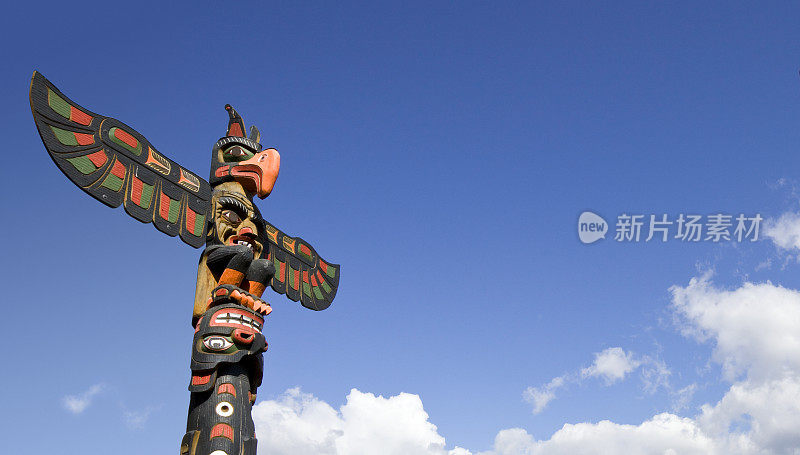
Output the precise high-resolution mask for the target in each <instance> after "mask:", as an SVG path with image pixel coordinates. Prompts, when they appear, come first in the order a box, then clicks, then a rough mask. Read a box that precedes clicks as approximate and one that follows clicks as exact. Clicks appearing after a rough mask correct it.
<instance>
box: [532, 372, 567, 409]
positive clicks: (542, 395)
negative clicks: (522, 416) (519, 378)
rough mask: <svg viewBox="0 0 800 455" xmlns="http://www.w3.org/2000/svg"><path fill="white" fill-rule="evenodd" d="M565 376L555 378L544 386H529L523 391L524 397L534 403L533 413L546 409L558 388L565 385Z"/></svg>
mask: <svg viewBox="0 0 800 455" xmlns="http://www.w3.org/2000/svg"><path fill="white" fill-rule="evenodd" d="M564 380H565V376H559V377H557V378H553V379H552V380H551V381H550V382H549V383H547V384H546V385H544V386H542V387H528V388H527V389H525V391H524V392H522V398H523V399H524V400H525V401H527V402H528V403H530V404H532V405H533V413H534V414H538V413H540V412H542V411H544V408H545V407H547V404H548V403H550V401H552V400H553V398H555V397H556V390H557V389H560V388H561V387H564Z"/></svg>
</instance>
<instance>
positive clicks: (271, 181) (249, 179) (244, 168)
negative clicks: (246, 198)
mask: <svg viewBox="0 0 800 455" xmlns="http://www.w3.org/2000/svg"><path fill="white" fill-rule="evenodd" d="M280 168H281V155H280V154H279V153H278V151H277V150H275V149H266V150H262V151H261V152H258V153H256V154H255V156H253V157H252V158H250V159H249V160H247V161H242V162H241V163H239V164H237V165H236V166H232V167H231V175H232V176H233V178H234V179H236V181H237V182H239V183H241V184H242V187H243V188H244V189H245V191H247V192H250V193H253V194H257V195H258V197H260V198H261V199H264V198H265V197H267V196H269V193H271V192H272V188H273V187H274V186H275V180H277V179H278V171H279V170H280Z"/></svg>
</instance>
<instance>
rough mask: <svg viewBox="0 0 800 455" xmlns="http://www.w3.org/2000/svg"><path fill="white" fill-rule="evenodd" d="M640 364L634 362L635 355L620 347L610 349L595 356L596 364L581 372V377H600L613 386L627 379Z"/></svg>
mask: <svg viewBox="0 0 800 455" xmlns="http://www.w3.org/2000/svg"><path fill="white" fill-rule="evenodd" d="M639 364H640V362H639V361H637V360H634V358H633V353H631V352H625V350H623V349H622V348H620V347H615V348H608V349H606V350H604V351H603V352H598V353H596V354H595V355H594V363H593V364H592V365H591V366H589V367H588V368H584V369H583V370H581V376H583V377H584V378H587V377H600V378H603V380H604V381H605V382H606V384H613V383H615V382H617V381H621V380H622V379H625V375H627V374H628V373H630V372H631V371H633V370H634V369H636V367H638V366H639Z"/></svg>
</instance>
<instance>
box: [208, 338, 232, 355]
mask: <svg viewBox="0 0 800 455" xmlns="http://www.w3.org/2000/svg"><path fill="white" fill-rule="evenodd" d="M203 346H205V347H206V349H208V350H209V351H216V352H219V351H224V350H226V349H228V348H229V347H231V346H233V343H231V342H230V341H228V339H227V338H225V337H220V336H210V337H206V338H205V339H204V340H203Z"/></svg>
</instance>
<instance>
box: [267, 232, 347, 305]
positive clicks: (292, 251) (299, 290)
mask: <svg viewBox="0 0 800 455" xmlns="http://www.w3.org/2000/svg"><path fill="white" fill-rule="evenodd" d="M263 227H264V229H263V230H262V231H263V232H264V237H266V242H265V245H267V246H268V249H267V251H268V256H267V259H269V260H271V261H272V262H273V264H274V265H275V277H274V278H273V279H272V283H271V285H272V289H273V290H275V292H277V293H279V294H286V296H287V297H289V298H290V299H292V300H294V301H295V302H297V301H298V300H299V301H300V303H301V304H302V305H303V306H304V307H306V308H310V309H312V310H317V311H319V310H324V309H325V308H328V307H329V306H330V305H331V302H333V298H334V297H336V289H337V288H338V287H339V269H340V266H339V264H331V263H329V262H326V261H325V260H323V259H322V258H321V257H320V256H319V255H318V254H317V252H316V251H315V250H314V248H313V247H312V246H311V245H309V244H308V242H306V241H305V240H303V239H301V238H300V237H289V236H288V235H286V234H284V233H283V232H281V231H280V230H279V229H277V228H276V227H275V226H273V225H271V224H269V223H267V222H266V221H265V222H264V226H263Z"/></svg>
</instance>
